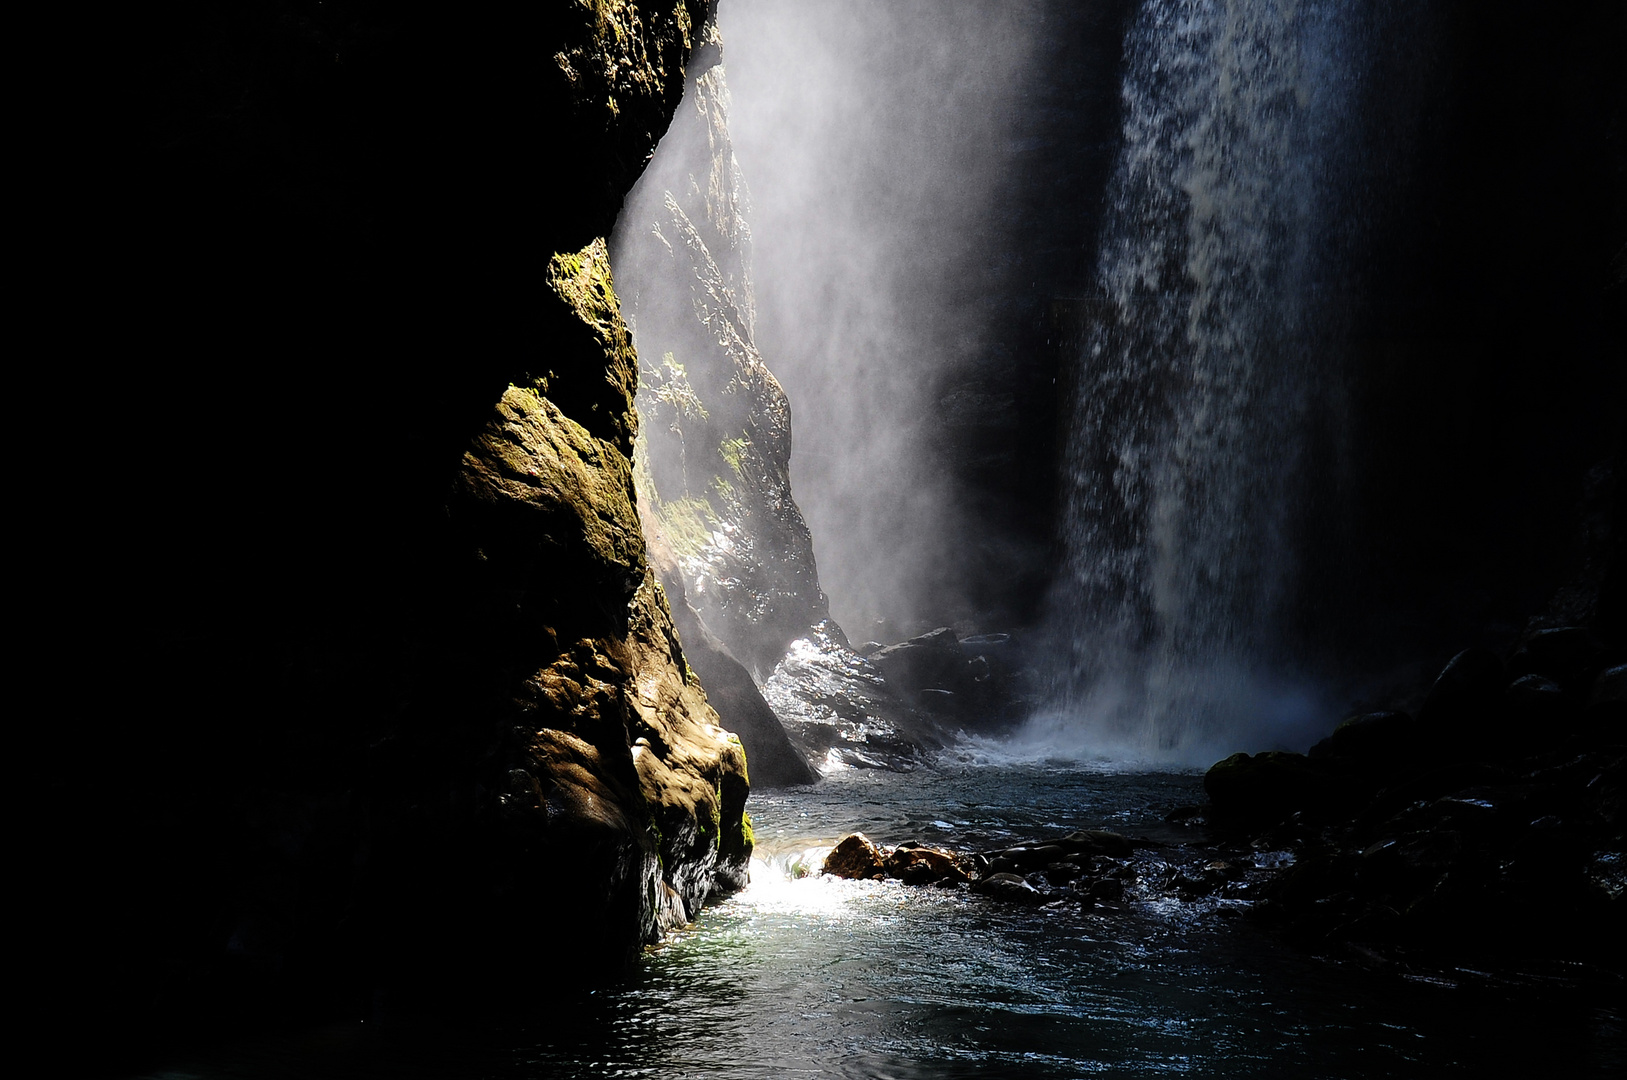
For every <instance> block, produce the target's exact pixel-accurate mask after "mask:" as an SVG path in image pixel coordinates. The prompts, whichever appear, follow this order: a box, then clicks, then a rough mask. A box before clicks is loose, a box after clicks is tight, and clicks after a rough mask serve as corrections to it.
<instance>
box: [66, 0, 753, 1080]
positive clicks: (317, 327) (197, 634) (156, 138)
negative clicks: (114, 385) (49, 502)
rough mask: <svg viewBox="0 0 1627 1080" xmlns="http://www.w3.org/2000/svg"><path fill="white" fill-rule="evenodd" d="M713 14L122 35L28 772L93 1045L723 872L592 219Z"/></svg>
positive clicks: (653, 899)
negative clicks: (67, 682)
mask: <svg viewBox="0 0 1627 1080" xmlns="http://www.w3.org/2000/svg"><path fill="white" fill-rule="evenodd" d="M711 17H712V10H711V5H710V4H708V3H704V2H701V0H688V2H677V0H674V2H669V3H656V4H638V5H634V4H630V3H621V2H591V3H590V2H581V3H559V4H548V5H543V6H541V7H538V8H536V9H534V10H532V9H528V10H526V11H520V10H517V9H515V8H514V7H513V6H512V5H499V4H475V5H464V6H461V7H458V8H456V9H451V8H445V7H443V6H441V5H433V4H412V3H409V4H404V5H403V4H372V3H367V2H356V3H348V2H338V3H322V4H318V3H300V2H280V0H268V2H265V3H252V4H245V5H235V6H232V7H230V8H227V9H222V8H219V7H218V6H214V5H201V4H200V5H182V10H179V11H175V12H173V13H171V14H167V15H164V16H156V15H155V16H154V19H155V20H156V21H155V23H154V24H153V25H152V26H151V27H150V28H149V29H151V30H153V31H154V32H153V33H151V34H150V35H144V36H142V37H141V38H140V39H139V40H137V41H133V42H131V43H130V49H131V51H132V53H133V54H134V55H135V57H136V59H137V63H138V65H139V66H140V67H141V68H142V69H143V70H142V75H143V78H142V80H141V81H140V84H139V86H138V88H137V90H136V92H135V94H134V95H133V97H132V99H131V100H130V101H128V102H125V103H123V104H124V106H125V107H126V108H127V110H128V114H129V117H130V119H131V131H130V135H131V138H130V139H129V140H128V142H126V143H122V144H119V145H118V146H117V147H116V148H110V151H109V153H110V156H111V155H113V154H116V155H118V156H117V157H116V159H115V160H111V161H109V162H107V163H105V164H106V165H107V166H108V167H109V168H110V169H113V170H114V171H113V172H112V173H111V175H115V176H117V177H118V183H117V184H116V185H114V187H115V190H114V191H113V193H112V194H111V195H110V200H109V201H110V202H111V204H112V206H111V208H112V210H113V211H114V214H113V216H114V217H115V219H116V221H117V225H116V231H114V232H113V233H111V234H110V235H109V236H107V237H104V238H103V241H104V244H105V247H106V249H107V251H108V254H109V267H108V268H109V270H110V272H111V273H112V276H113V277H114V278H116V280H117V281H118V287H117V288H116V289H109V290H107V292H106V294H105V297H104V299H105V304H104V305H103V307H102V310H101V314H100V316H99V321H98V323H97V325H96V327H95V328H94V330H93V334H94V340H95V341H96V343H97V344H98V346H99V347H101V348H105V349H117V350H123V351H134V350H140V351H141V352H142V353H143V354H144V355H146V354H150V355H152V356H153V357H154V359H153V360H151V361H150V362H144V363H143V365H142V370H141V374H140V375H139V377H136V378H133V379H132V380H131V385H130V386H129V388H128V389H127V392H125V393H124V394H122V395H121V399H120V404H119V408H118V411H117V415H116V416H115V418H114V422H113V426H112V429H111V435H110V436H109V440H108V441H109V445H112V446H116V447H117V452H116V458H117V463H116V465H115V464H114V463H113V462H112V461H104V462H102V463H101V464H100V465H95V464H93V463H90V462H86V465H87V467H92V468H99V469H102V470H111V471H112V472H116V474H117V475H116V476H114V477H113V479H112V482H111V483H109V484H108V485H105V488H104V494H102V495H99V496H98V497H97V498H96V499H94V500H93V501H92V503H87V504H83V505H81V506H80V507H79V508H78V509H77V510H76V511H75V513H76V515H82V516H83V518H84V520H85V521H86V525H85V527H84V528H82V529H77V530H75V533H76V535H78V536H81V537H84V538H94V539H87V540H86V547H85V550H84V552H83V553H81V554H80V555H75V556H74V557H75V558H76V559H78V558H81V557H82V558H84V559H87V560H90V562H86V563H81V565H89V564H91V563H94V565H96V566H98V567H100V568H101V570H99V571H98V575H97V580H98V582H100V584H98V585H96V586H95V587H94V588H93V589H92V590H91V592H92V593H93V594H94V595H95V597H96V599H95V600H94V601H93V603H94V610H95V611H96V615H95V616H94V617H93V621H94V622H95V623H96V625H97V626H98V627H99V629H98V634H99V635H101V636H103V637H105V638H106V640H109V641H111V642H116V643H117V645H116V646H115V647H114V648H113V649H112V650H111V651H112V657H113V658H112V660H111V661H109V662H108V663H106V664H98V665H96V666H97V668H98V674H97V676H96V677H95V679H94V685H95V686H96V687H97V691H96V696H95V700H98V701H102V702H105V703H106V704H105V705H103V706H96V707H94V708H89V709H87V710H84V711H83V712H81V713H79V714H78V715H76V718H75V721H74V722H73V723H72V724H69V725H64V726H63V727H62V728H61V729H60V730H57V731H55V732H53V733H52V734H51V735H50V736H49V738H48V744H49V754H50V755H51V756H52V757H53V758H55V759H60V760H73V761H75V762H77V763H78V764H76V765H75V766H73V767H71V768H69V769H63V770H60V771H57V772H56V773H54V774H53V775H52V776H51V777H49V778H48V779H47V780H46V781H45V784H44V787H45V790H44V792H43V794H42V799H43V800H44V801H43V802H42V805H51V806H55V807H57V808H58V809H57V811H56V817H57V819H58V820H57V822H56V823H55V824H54V825H53V826H52V828H51V829H50V830H49V831H48V832H47V833H46V834H45V838H44V844H43V847H44V850H43V853H42V858H43V859H44V860H45V861H44V862H43V863H42V869H43V871H44V877H45V879H46V880H47V881H48V882H49V886H48V894H47V895H48V903H47V904H46V907H48V908H49V909H51V910H50V914H49V916H48V918H47V921H46V927H47V934H46V939H47V941H48V942H49V943H50V945H51V946H52V947H53V948H54V949H56V950H57V951H58V953H59V960H58V962H57V963H55V964H54V966H53V969H52V972H51V974H50V975H49V976H48V978H47V982H46V998H47V1000H48V1002H49V1008H50V1011H51V1012H52V1014H53V1015H54V1016H56V1017H58V1018H61V1019H63V1020H64V1022H66V1020H67V1018H69V1017H83V1016H87V1015H91V1016H96V1017H98V1018H99V1019H98V1021H97V1022H98V1026H99V1027H100V1028H101V1031H100V1033H99V1038H98V1039H97V1040H96V1045H98V1046H101V1047H103V1048H105V1049H106V1050H107V1052H108V1053H110V1054H113V1055H121V1056H122V1055H124V1054H127V1053H129V1052H131V1051H132V1050H133V1049H139V1048H140V1047H141V1046H142V1045H144V1044H147V1043H150V1042H153V1041H163V1040H164V1039H167V1038H169V1037H170V1036H172V1035H174V1034H175V1033H176V1032H178V1031H181V1032H184V1031H187V1030H192V1029H196V1030H199V1031H206V1032H209V1033H211V1034H219V1033H222V1032H224V1031H229V1030H231V1028H232V1026H233V1025H234V1024H238V1023H241V1024H246V1025H255V1024H262V1023H265V1022H268V1021H269V1020H271V1019H273V1018H276V1017H284V1016H288V1015H294V1016H297V1017H309V1016H324V1015H356V1014H358V1013H359V1014H364V1015H365V1014H366V1013H367V1012H369V1011H370V1010H378V1009H383V1010H386V1011H393V1010H396V1009H400V1008H410V1007H412V1006H413V1004H414V1003H416V1002H420V1001H426V1000H427V1001H438V1002H441V1003H444V1002H445V1001H446V1000H447V998H448V996H449V995H455V996H457V997H459V998H464V997H465V996H466V995H469V994H470V993H471V992H473V993H474V997H475V998H478V999H480V1000H490V999H491V998H493V997H500V996H503V995H512V996H514V997H516V998H521V999H524V998H534V997H538V996H541V997H544V998H546V997H548V996H549V995H550V994H552V993H554V992H556V991H558V990H559V989H561V988H562V987H563V986H564V984H565V983H567V982H568V983H569V984H571V985H573V986H574V985H576V984H579V983H581V982H582V981H585V980H587V981H590V980H592V979H595V978H599V977H607V976H611V975H614V974H615V973H617V972H620V971H621V970H623V969H624V967H625V966H626V964H628V963H629V962H630V961H631V959H632V958H633V957H634V956H635V955H636V953H637V950H638V949H639V948H640V947H641V946H642V945H643V944H645V943H648V942H650V941H652V940H654V938H655V937H656V935H658V934H659V933H660V932H661V931H662V930H663V929H664V928H667V927H670V926H673V925H675V924H681V923H682V922H684V921H686V920H687V919H689V918H691V917H693V915H694V913H695V912H696V911H697V910H698V909H699V907H700V906H701V905H702V904H703V903H705V902H706V900H707V899H708V898H709V897H715V896H718V895H721V894H726V893H728V892H730V891H732V890H734V889H737V888H739V887H740V886H741V885H742V884H743V883H744V871H745V866H746V861H747V858H748V856H749V853H750V848H751V835H750V825H749V820H748V819H747V818H746V816H745V814H744V803H745V799H746V794H747V774H746V762H745V758H744V756H743V753H742V750H741V747H740V744H739V741H738V740H737V739H736V738H735V737H734V736H732V735H730V734H728V733H727V732H725V731H724V730H723V729H722V728H721V727H720V726H719V725H718V721H717V716H716V714H715V713H714V712H713V711H712V709H711V707H710V706H709V705H708V704H707V702H706V698H705V695H704V692H703V691H702V690H701V689H700V687H699V684H698V682H697V681H696V678H695V677H694V675H693V673H692V672H691V671H690V670H689V668H688V667H687V665H686V662H685V658H684V653H683V650H682V647H681V646H680V644H679V641H678V638H677V634H676V630H675V629H674V624H673V620H672V614H671V609H670V607H669V605H668V603H667V600H666V598H665V596H664V595H663V592H662V590H661V589H660V588H659V585H658V583H657V580H656V577H655V574H654V571H653V570H652V569H651V565H650V559H649V557H648V554H647V551H646V547H645V540H644V535H643V530H642V528H641V525H640V521H639V518H638V514H637V512H636V508H635V491H634V483H633V463H632V457H633V446H634V438H635V435H636V432H637V424H638V420H637V414H636V413H635V412H634V410H633V403H632V396H633V391H634V389H635V387H636V384H637V363H638V361H637V359H636V357H635V355H634V352H633V349H632V345H631V341H630V338H629V336H628V333H627V330H626V327H625V325H624V324H623V322H622V319H621V315H620V310H619V304H618V301H617V298H616V295H615V290H614V284H613V281H612V276H611V274H610V267H609V262H608V259H607V254H606V247H605V240H604V238H605V237H607V236H608V235H609V233H610V231H611V228H612V226H613V224H614V222H615V218H616V214H617V212H618V209H619V207H620V204H621V201H622V198H623V195H624V193H625V192H626V191H627V190H628V188H629V187H630V186H631V185H632V183H633V182H634V180H635V179H636V178H637V177H638V175H639V173H640V171H641V170H642V168H643V167H644V164H645V162H646V160H647V159H648V156H649V154H650V152H651V151H652V150H653V148H654V146H655V144H656V142H657V140H658V139H659V138H660V136H661V134H662V133H663V132H664V131H665V130H666V127H667V125H668V123H669V121H670V119H671V116H672V114H673V112H674V110H675V109H676V108H677V105H678V102H679V99H680V97H681V94H682V92H683V86H684V71H685V67H686V64H688V63H689V62H690V57H691V54H692V52H693V51H694V49H695V47H696V44H697V41H698V37H699V35H700V34H701V32H702V28H703V27H704V26H705V25H706V24H707V22H708V20H709V19H710V18H711ZM76 520H77V518H76ZM92 522H94V524H92ZM88 791H93V792H95V793H96V795H95V796H94V798H91V799H86V798H84V797H83V796H82V795H81V794H80V793H82V792H88Z"/></svg>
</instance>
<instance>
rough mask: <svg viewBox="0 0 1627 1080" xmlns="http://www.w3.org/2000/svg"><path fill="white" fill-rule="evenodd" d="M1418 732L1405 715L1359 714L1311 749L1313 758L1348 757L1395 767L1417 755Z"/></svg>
mask: <svg viewBox="0 0 1627 1080" xmlns="http://www.w3.org/2000/svg"><path fill="white" fill-rule="evenodd" d="M1415 735H1416V731H1415V728H1414V725H1413V721H1412V717H1411V716H1408V715H1407V714H1406V713H1404V712H1370V713H1359V714H1357V715H1355V716H1352V717H1349V718H1348V719H1346V720H1345V721H1343V722H1342V723H1341V724H1340V725H1339V726H1338V727H1336V728H1334V729H1333V733H1332V734H1331V735H1329V736H1328V737H1327V738H1325V739H1323V740H1322V741H1321V742H1319V743H1317V744H1316V745H1315V746H1313V747H1311V752H1310V755H1309V756H1310V757H1311V758H1313V759H1321V758H1345V759H1348V760H1352V761H1357V762H1361V763H1363V764H1368V765H1392V766H1393V765H1394V764H1396V763H1397V762H1398V760H1399V759H1403V758H1407V757H1410V756H1412V754H1413V753H1414V752H1415V747H1414V737H1415Z"/></svg>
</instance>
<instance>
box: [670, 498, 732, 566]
mask: <svg viewBox="0 0 1627 1080" xmlns="http://www.w3.org/2000/svg"><path fill="white" fill-rule="evenodd" d="M657 514H658V516H659V517H660V519H661V526H662V528H663V530H664V531H665V532H666V534H667V542H668V543H669V544H671V545H672V551H673V554H675V555H677V556H678V557H679V558H688V557H691V556H694V555H699V554H700V553H701V552H702V551H703V550H705V548H706V546H707V545H708V544H710V543H711V542H712V532H713V530H714V529H716V528H717V514H716V513H714V512H713V510H712V504H711V503H709V502H707V501H706V500H705V499H697V498H694V497H690V498H684V499H674V500H673V501H671V502H664V503H660V504H659V509H658V510H657Z"/></svg>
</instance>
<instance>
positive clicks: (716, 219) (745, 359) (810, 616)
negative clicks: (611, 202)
mask: <svg viewBox="0 0 1627 1080" xmlns="http://www.w3.org/2000/svg"><path fill="white" fill-rule="evenodd" d="M705 33H706V34H707V37H706V39H705V43H704V48H703V50H702V52H701V54H700V56H699V58H698V59H697V62H696V63H694V64H692V65H691V70H690V79H689V91H688V94H687V95H686V97H685V99H684V105H683V110H682V112H681V114H680V115H679V116H678V117H677V118H676V120H675V121H674V123H673V126H672V130H671V131H670V132H669V133H668V134H667V137H666V139H665V140H664V141H663V142H662V145H661V153H660V155H659V157H658V158H657V159H656V161H655V163H654V164H653V165H652V168H651V171H650V173H649V174H648V175H646V176H645V178H644V179H643V180H642V181H641V183H640V185H639V187H638V189H637V190H635V192H634V193H633V195H632V196H631V198H630V199H629V206H628V212H627V213H626V214H625V215H624V216H623V219H622V222H621V223H620V224H619V225H618V233H617V242H616V245H615V260H616V264H617V267H618V270H619V271H620V273H621V275H622V277H623V279H624V280H627V281H628V282H629V287H628V290H627V292H628V296H629V298H630V299H629V320H630V322H631V323H632V325H633V327H634V332H635V335H636V337H637V339H638V342H639V347H640V355H641V357H642V361H641V363H642V364H643V368H642V371H641V373H640V377H641V381H642V386H643V391H642V393H641V394H640V395H639V409H640V411H641V413H642V416H643V419H644V439H643V444H642V446H641V451H642V456H641V459H640V460H641V463H642V464H647V466H648V471H647V472H642V473H641V477H642V488H643V494H644V495H645V498H646V500H647V503H648V505H649V506H650V508H651V510H652V514H651V516H652V518H653V519H654V524H655V527H657V528H659V530H660V531H661V532H662V533H663V534H664V536H665V538H666V540H667V543H668V544H669V545H670V546H671V548H672V550H673V553H674V554H675V555H676V556H677V559H678V562H679V565H680V566H681V567H682V570H683V573H684V577H685V580H686V582H687V583H688V584H689V586H690V587H689V589H688V596H689V601H690V603H691V605H692V606H693V607H694V608H695V610H696V612H697V613H698V614H699V615H700V617H701V618H702V619H703V620H704V621H705V622H706V624H707V625H708V626H709V627H710V628H711V629H712V630H713V631H714V632H715V633H716V634H717V635H718V637H719V638H721V639H722V640H723V641H724V642H725V643H726V644H727V645H728V647H729V648H730V650H731V651H733V652H734V654H735V655H736V656H737V657H739V658H740V659H741V660H742V661H743V662H744V663H746V664H747V665H748V666H750V667H751V668H753V669H754V670H755V671H757V672H759V673H766V672H767V671H768V670H769V669H771V668H772V667H773V666H774V664H775V663H777V662H778V661H779V658H780V657H781V656H783V655H784V654H785V650H786V648H787V647H788V646H789V645H790V644H791V642H792V641H794V640H796V639H797V638H798V637H801V636H802V635H803V634H805V633H806V632H807V631H808V629H809V628H810V627H813V626H815V625H817V624H819V623H821V622H822V621H824V620H826V619H828V618H829V614H830V613H829V608H828V605H827V603H826V600H825V594H824V593H823V592H822V591H821V590H820V588H819V576H818V570H817V568H816V567H815V564H814V556H813V539H812V537H811V536H810V535H809V533H808V527H807V525H806V524H804V522H803V520H802V514H801V512H800V511H799V510H798V509H797V505H796V502H795V500H794V499H793V498H792V497H791V481H790V473H789V469H790V461H791V410H790V406H789V404H788V402H787V401H786V398H785V392H784V391H783V390H781V389H780V384H779V382H778V381H777V380H776V379H775V378H774V376H773V374H772V373H771V372H770V371H769V369H768V366H767V365H766V364H765V363H764V361H763V357H762V356H761V355H759V353H758V352H757V347H756V346H755V345H754V344H753V341H752V321H753V298H752V281H751V232H750V229H749V227H748V225H747V223H746V220H745V217H744V209H745V201H746V189H745V183H744V180H743V179H742V177H741V176H740V172H739V167H738V166H737V165H736V164H735V160H734V153H733V150H732V148H731V146H730V143H729V130H728V111H727V110H728V90H727V87H726V85H725V83H724V69H723V63H722V49H721V42H720V41H719V40H718V38H717V35H716V30H715V29H714V28H711V27H708V28H707V30H706V31H705Z"/></svg>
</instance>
